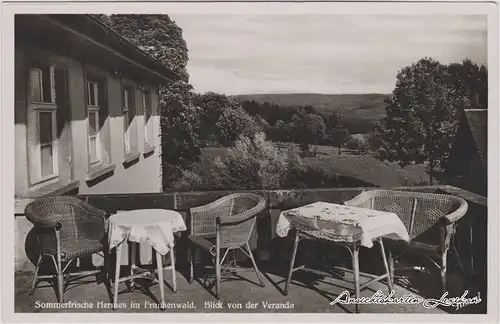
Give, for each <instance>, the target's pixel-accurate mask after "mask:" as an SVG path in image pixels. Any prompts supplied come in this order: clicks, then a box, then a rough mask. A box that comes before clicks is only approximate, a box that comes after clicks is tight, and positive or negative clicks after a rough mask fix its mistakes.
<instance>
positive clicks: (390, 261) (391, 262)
mask: <svg viewBox="0 0 500 324" xmlns="http://www.w3.org/2000/svg"><path fill="white" fill-rule="evenodd" d="M387 263H388V266H389V277H390V278H391V282H392V283H393V284H394V272H395V271H394V256H393V255H392V251H391V249H390V248H389V249H387Z"/></svg>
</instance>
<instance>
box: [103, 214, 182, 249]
mask: <svg viewBox="0 0 500 324" xmlns="http://www.w3.org/2000/svg"><path fill="white" fill-rule="evenodd" d="M185 230H186V224H185V223H184V219H182V215H181V214H179V213H178V212H176V211H173V210H166V209H137V210H131V211H126V212H119V213H117V214H115V215H113V216H111V217H110V218H109V232H108V234H109V248H110V249H112V248H113V247H115V246H117V245H118V244H120V243H121V242H123V241H124V240H127V239H128V240H129V241H132V242H137V243H147V244H149V245H151V246H152V247H153V248H154V249H155V250H156V251H157V252H158V253H160V254H162V255H165V254H167V253H168V251H170V249H171V248H172V247H174V233H175V232H179V231H185Z"/></svg>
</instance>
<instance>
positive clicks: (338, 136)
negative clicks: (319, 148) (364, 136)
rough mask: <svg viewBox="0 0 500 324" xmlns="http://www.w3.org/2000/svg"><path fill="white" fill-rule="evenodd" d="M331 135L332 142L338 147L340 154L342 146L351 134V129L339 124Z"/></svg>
mask: <svg viewBox="0 0 500 324" xmlns="http://www.w3.org/2000/svg"><path fill="white" fill-rule="evenodd" d="M330 136H331V139H332V144H333V145H334V146H336V147H337V148H338V153H339V155H340V148H341V147H342V145H344V144H345V142H346V140H347V138H348V136H349V131H348V130H347V128H344V127H342V126H337V127H335V128H333V129H332V131H331V134H330Z"/></svg>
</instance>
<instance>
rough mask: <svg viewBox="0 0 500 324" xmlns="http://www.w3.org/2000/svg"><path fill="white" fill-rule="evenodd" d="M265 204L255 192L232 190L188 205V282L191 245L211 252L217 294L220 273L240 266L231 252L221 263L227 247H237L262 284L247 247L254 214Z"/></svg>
mask: <svg viewBox="0 0 500 324" xmlns="http://www.w3.org/2000/svg"><path fill="white" fill-rule="evenodd" d="M265 207H266V203H265V200H264V198H262V197H261V196H259V195H256V194H252V193H236V194H232V195H228V196H225V197H223V198H220V199H218V200H216V201H214V202H212V203H210V204H208V205H205V206H200V207H196V208H192V209H191V223H190V225H191V226H190V229H189V231H190V235H189V241H190V243H191V244H190V247H189V249H190V251H189V252H188V258H189V264H190V277H189V282H190V283H191V282H192V280H193V277H194V253H195V248H201V249H202V250H205V251H207V252H208V253H209V254H210V255H211V257H212V259H213V262H214V264H215V277H216V279H215V287H216V288H215V289H216V293H215V294H216V297H217V298H219V296H220V282H221V276H222V275H224V274H225V273H226V272H228V271H229V272H236V271H239V270H242V269H241V268H237V266H236V258H235V254H234V253H232V256H233V259H232V260H230V261H229V262H228V263H227V264H224V261H225V260H226V257H227V256H228V253H229V251H233V252H234V251H235V250H237V249H239V250H241V251H243V253H245V254H246V255H247V256H248V257H249V258H250V260H251V261H252V264H253V267H254V269H255V272H256V273H257V276H258V278H259V281H260V285H261V286H262V287H264V281H263V279H262V277H261V273H260V272H259V269H258V268H257V264H256V263H255V259H254V257H253V255H252V251H251V250H250V245H249V239H250V235H251V234H252V231H253V228H254V226H255V220H256V216H257V214H258V213H259V212H261V211H262V210H264V208H265ZM223 252H224V254H223V255H222V253H223ZM222 267H224V269H223V271H222V270H221V268H222ZM243 270H244V269H243Z"/></svg>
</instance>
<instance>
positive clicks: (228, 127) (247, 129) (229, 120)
mask: <svg viewBox="0 0 500 324" xmlns="http://www.w3.org/2000/svg"><path fill="white" fill-rule="evenodd" d="M212 129H213V130H214V133H215V135H216V136H217V140H218V141H219V143H221V144H222V145H224V146H231V145H232V144H233V143H234V141H236V140H237V139H238V137H239V136H240V135H243V136H247V137H250V138H253V137H254V135H255V134H256V133H259V132H262V129H261V128H260V127H259V125H258V124H257V123H256V122H255V119H253V118H252V116H250V115H249V114H248V113H247V112H246V111H245V110H243V108H241V107H238V108H235V109H231V108H227V109H225V110H224V111H223V112H222V114H221V115H220V116H219V120H218V121H217V122H216V123H215V125H214V127H213V128H212Z"/></svg>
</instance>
